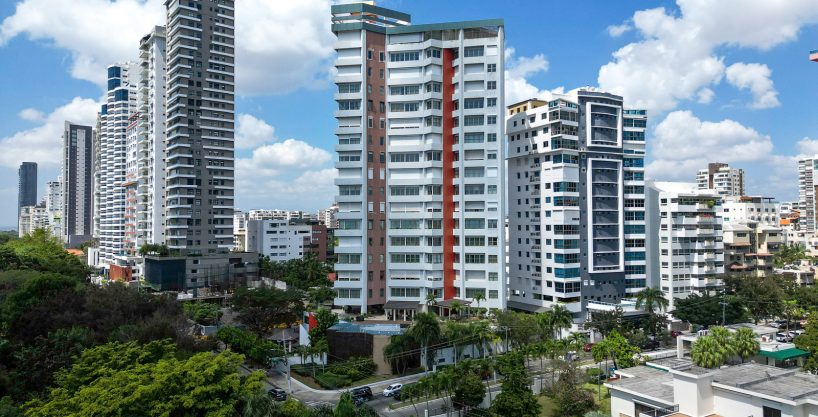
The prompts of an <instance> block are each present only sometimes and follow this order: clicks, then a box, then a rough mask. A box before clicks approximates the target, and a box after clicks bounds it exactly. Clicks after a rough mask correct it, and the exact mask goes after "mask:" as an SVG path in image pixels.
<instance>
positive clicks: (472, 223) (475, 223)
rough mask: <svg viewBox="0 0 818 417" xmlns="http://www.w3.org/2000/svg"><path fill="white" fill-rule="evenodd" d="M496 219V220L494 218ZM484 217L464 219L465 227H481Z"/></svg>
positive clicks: (483, 225)
mask: <svg viewBox="0 0 818 417" xmlns="http://www.w3.org/2000/svg"><path fill="white" fill-rule="evenodd" d="M495 221H496V220H495ZM485 223H486V222H485V219H466V224H465V228H466V229H483V228H484V227H485Z"/></svg>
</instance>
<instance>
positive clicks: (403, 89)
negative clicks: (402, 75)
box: [389, 85, 420, 96]
mask: <svg viewBox="0 0 818 417" xmlns="http://www.w3.org/2000/svg"><path fill="white" fill-rule="evenodd" d="M389 94H392V95H393V96H405V95H408V94H420V85H393V86H391V87H389Z"/></svg>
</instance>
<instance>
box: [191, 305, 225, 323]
mask: <svg viewBox="0 0 818 417" xmlns="http://www.w3.org/2000/svg"><path fill="white" fill-rule="evenodd" d="M184 310H185V313H187V315H188V317H189V318H190V319H191V320H193V321H195V322H196V323H199V324H205V325H210V324H216V323H218V322H219V319H221V317H222V309H221V308H220V307H219V306H218V305H216V304H213V303H205V302H189V303H185V304H184Z"/></svg>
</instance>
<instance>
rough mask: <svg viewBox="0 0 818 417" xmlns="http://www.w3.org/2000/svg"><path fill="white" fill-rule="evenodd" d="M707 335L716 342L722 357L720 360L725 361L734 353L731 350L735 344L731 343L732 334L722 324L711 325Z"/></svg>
mask: <svg viewBox="0 0 818 417" xmlns="http://www.w3.org/2000/svg"><path fill="white" fill-rule="evenodd" d="M709 335H710V337H712V338H713V339H715V340H716V343H717V344H718V346H719V348H720V350H721V354H722V356H723V357H724V360H723V361H722V362H727V359H729V358H730V356H732V355H734V354H735V352H734V351H733V348H734V346H735V345H734V343H733V336H732V335H731V334H730V331H729V330H727V329H726V328H725V327H722V326H713V327H711V328H710V330H709Z"/></svg>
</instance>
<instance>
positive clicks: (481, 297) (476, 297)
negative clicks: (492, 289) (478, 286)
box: [472, 292, 486, 315]
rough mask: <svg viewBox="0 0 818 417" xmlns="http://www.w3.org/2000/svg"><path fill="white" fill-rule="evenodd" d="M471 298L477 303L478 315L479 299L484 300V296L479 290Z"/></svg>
mask: <svg viewBox="0 0 818 417" xmlns="http://www.w3.org/2000/svg"><path fill="white" fill-rule="evenodd" d="M472 300H474V302H475V303H476V304H477V311H478V313H477V314H478V315H479V314H480V302H481V301H486V296H485V295H483V293H482V292H479V293H477V294H475V295H474V297H472Z"/></svg>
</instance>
